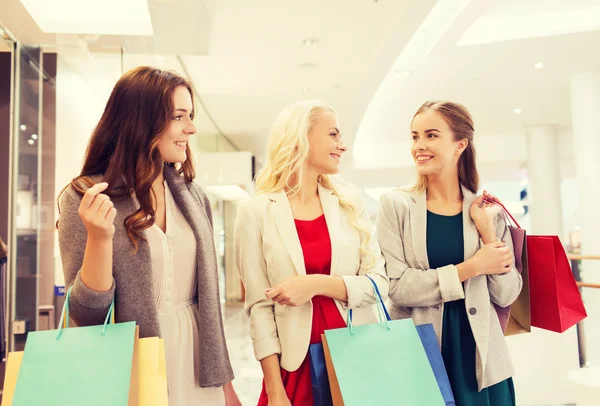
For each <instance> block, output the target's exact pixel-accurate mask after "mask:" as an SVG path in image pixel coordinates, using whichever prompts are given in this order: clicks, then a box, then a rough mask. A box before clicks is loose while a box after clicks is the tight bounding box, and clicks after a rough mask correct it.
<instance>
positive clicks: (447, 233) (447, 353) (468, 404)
mask: <svg viewBox="0 0 600 406" xmlns="http://www.w3.org/2000/svg"><path fill="white" fill-rule="evenodd" d="M464 252H465V250H464V235H463V215H462V213H459V214H457V215H455V216H442V215H439V214H435V213H432V212H430V211H427V256H428V258H429V266H430V268H432V269H433V268H440V267H443V266H446V265H457V264H460V263H461V262H463V261H464ZM476 351H477V350H476V345H475V339H474V338H473V332H472V331H471V325H470V324H469V319H468V315H467V309H466V305H465V300H464V299H461V300H455V301H452V302H446V303H445V304H444V320H443V327H442V357H443V358H444V363H445V364H446V369H447V371H448V377H449V378H450V385H451V386H452V391H453V392H454V398H455V400H456V406H514V405H515V390H514V386H513V381H512V378H508V379H506V380H504V381H502V382H499V383H497V384H496V385H493V386H490V387H489V388H485V389H483V390H482V391H481V392H479V391H478V390H477V378H476V374H475V368H476V364H475V363H476V361H475V357H476Z"/></svg>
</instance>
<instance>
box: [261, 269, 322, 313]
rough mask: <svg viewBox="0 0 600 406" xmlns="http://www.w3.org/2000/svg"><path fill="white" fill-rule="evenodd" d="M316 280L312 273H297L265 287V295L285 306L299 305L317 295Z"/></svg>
mask: <svg viewBox="0 0 600 406" xmlns="http://www.w3.org/2000/svg"><path fill="white" fill-rule="evenodd" d="M315 282H316V280H315V279H314V278H313V277H312V275H298V276H294V277H292V278H290V279H288V280H287V281H285V282H283V283H281V284H279V285H277V286H275V287H274V288H270V289H267V290H266V291H265V296H266V297H267V298H269V299H271V300H272V301H274V302H277V303H279V304H282V305H286V306H301V305H303V304H304V303H307V302H308V301H309V300H311V299H312V298H313V297H314V296H316V295H317V286H318V284H317V283H315Z"/></svg>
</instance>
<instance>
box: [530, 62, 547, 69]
mask: <svg viewBox="0 0 600 406" xmlns="http://www.w3.org/2000/svg"><path fill="white" fill-rule="evenodd" d="M533 67H534V68H536V69H542V68H543V67H544V64H543V63H541V62H538V63H536V64H535V65H533Z"/></svg>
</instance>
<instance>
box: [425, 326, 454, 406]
mask: <svg viewBox="0 0 600 406" xmlns="http://www.w3.org/2000/svg"><path fill="white" fill-rule="evenodd" d="M417 333H418V334H419V338H420V339H421V344H423V348H424V349H425V353H426V354H427V358H428V359H429V365H431V369H432V370H433V374H434V375H435V380H436V381H437V383H438V386H439V388H440V392H442V397H443V398H444V402H446V406H456V401H455V400H454V394H453V393H452V387H451V386H450V379H449V378H448V372H447V371H446V365H445V364H444V359H443V358H442V351H441V350H440V346H439V344H438V342H437V337H436V336H435V330H434V329H433V324H422V325H420V326H417Z"/></svg>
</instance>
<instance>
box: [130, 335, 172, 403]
mask: <svg viewBox="0 0 600 406" xmlns="http://www.w3.org/2000/svg"><path fill="white" fill-rule="evenodd" d="M168 405H169V396H168V391H167V372H166V365H165V346H164V340H163V339H161V338H158V337H148V338H142V339H137V340H136V342H135V347H134V352H133V364H132V369H131V386H130V389H129V406H168Z"/></svg>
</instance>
